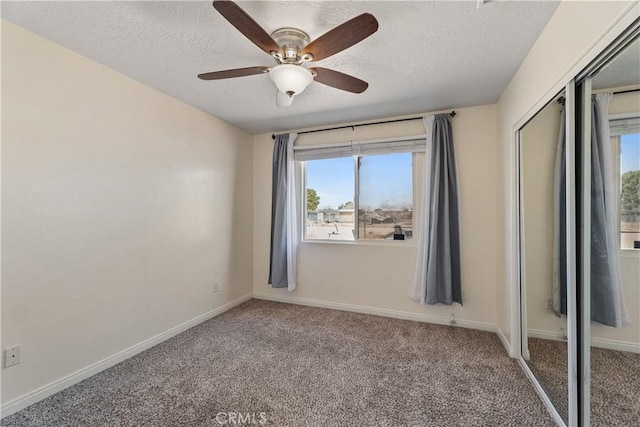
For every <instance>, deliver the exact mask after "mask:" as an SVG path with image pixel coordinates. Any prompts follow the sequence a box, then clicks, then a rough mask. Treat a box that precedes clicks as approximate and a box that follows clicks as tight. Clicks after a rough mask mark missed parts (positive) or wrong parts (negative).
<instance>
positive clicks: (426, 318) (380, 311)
mask: <svg viewBox="0 0 640 427" xmlns="http://www.w3.org/2000/svg"><path fill="white" fill-rule="evenodd" d="M253 297H254V298H256V299H264V300H269V301H277V302H284V303H289V304H298V305H307V306H311V307H320V308H331V309H334V310H342V311H352V312H354V313H363V314H373V315H375V316H382V317H392V318H394V319H403V320H415V321H417V322H425V323H435V324H438V325H449V326H452V325H451V319H450V318H448V317H442V316H432V315H428V314H419V313H411V312H408V311H399V310H390V309H388V308H377V307H369V306H364V305H355V304H344V303H341V302H331V301H322V300H316V299H309V298H299V297H295V296H291V295H275V294H270V293H263V292H254V293H253ZM455 326H461V327H463V328H469V329H478V330H480V331H487V332H495V325H493V324H490V323H483V322H476V321H473V320H461V319H456V324H455Z"/></svg>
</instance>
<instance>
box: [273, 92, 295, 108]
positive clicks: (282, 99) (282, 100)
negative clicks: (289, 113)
mask: <svg viewBox="0 0 640 427" xmlns="http://www.w3.org/2000/svg"><path fill="white" fill-rule="evenodd" d="M292 102H293V96H289V95H287V94H286V93H282V92H280V91H278V93H277V94H276V106H277V107H288V106H290V105H291V103H292Z"/></svg>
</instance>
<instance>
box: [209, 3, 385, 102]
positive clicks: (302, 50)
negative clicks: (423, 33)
mask: <svg viewBox="0 0 640 427" xmlns="http://www.w3.org/2000/svg"><path fill="white" fill-rule="evenodd" d="M213 7H214V8H215V9H216V10H217V11H218V12H219V13H220V14H221V15H222V16H223V17H224V18H225V19H226V20H227V21H229V22H230V23H231V25H233V26H234V27H236V29H238V31H240V32H241V33H242V34H244V36H245V37H247V38H248V39H249V40H251V41H252V42H253V43H254V44H255V45H256V46H258V47H259V48H260V49H262V50H263V51H264V52H266V53H268V54H269V55H271V56H272V57H273V58H274V59H275V61H276V64H277V65H275V66H273V67H268V66H257V67H246V68H236V69H232V70H223V71H213V72H210V73H203V74H198V78H200V79H202V80H219V79H229V78H233V77H242V76H251V75H255V74H263V73H268V74H269V77H270V78H271V80H273V82H274V83H275V85H276V86H277V88H278V93H277V96H276V105H277V106H279V107H288V106H289V105H291V103H292V102H293V97H294V96H296V95H299V94H300V93H302V92H303V91H304V90H305V89H306V88H307V86H309V85H310V84H311V82H312V81H314V80H315V81H317V82H319V83H322V84H325V85H327V86H331V87H334V88H336V89H341V90H345V91H348V92H353V93H362V92H364V91H365V90H366V89H367V87H368V86H369V84H368V83H367V82H365V81H364V80H360V79H357V78H355V77H353V76H350V75H348V74H344V73H341V72H339V71H335V70H330V69H328V68H322V67H312V68H307V67H305V66H304V65H305V64H307V63H309V62H313V61H320V60H322V59H325V58H328V57H330V56H331V55H334V54H336V53H338V52H341V51H343V50H345V49H347V48H349V47H351V46H353V45H354V44H356V43H359V42H360V41H362V40H364V39H365V38H367V37H369V36H370V35H371V34H373V33H375V32H376V31H377V30H378V21H377V20H376V18H375V17H374V16H373V15H371V14H370V13H363V14H362V15H359V16H356V17H355V18H352V19H350V20H348V21H347V22H345V23H343V24H341V25H339V26H337V27H335V28H334V29H332V30H330V31H328V32H327V33H325V34H323V35H322V36H320V37H318V38H317V39H315V40H314V41H311V39H310V38H309V36H308V35H307V33H305V32H304V31H301V30H299V29H297V28H280V29H278V30H276V31H274V32H273V33H271V35H269V34H268V33H267V32H266V31H265V30H264V29H263V28H262V27H260V25H258V24H257V23H256V21H254V20H253V18H251V16H249V15H248V14H247V13H246V12H245V11H244V10H242V9H241V8H240V6H238V5H237V4H236V3H234V2H233V1H230V0H215V1H214V2H213Z"/></svg>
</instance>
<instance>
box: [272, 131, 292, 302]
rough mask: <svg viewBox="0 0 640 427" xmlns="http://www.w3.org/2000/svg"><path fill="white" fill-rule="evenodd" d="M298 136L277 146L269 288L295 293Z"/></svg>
mask: <svg viewBox="0 0 640 427" xmlns="http://www.w3.org/2000/svg"><path fill="white" fill-rule="evenodd" d="M296 136H297V135H296V134H295V133H292V134H286V135H277V136H276V137H275V142H274V146H273V175H272V180H273V181H272V193H271V256H270V261H269V284H270V285H271V286H272V287H274V288H288V289H289V290H293V289H295V283H296V265H295V264H296V259H295V254H296V250H297V247H296V245H297V239H296V234H295V230H296V218H295V205H296V204H295V171H294V159H293V141H294V140H295V138H296Z"/></svg>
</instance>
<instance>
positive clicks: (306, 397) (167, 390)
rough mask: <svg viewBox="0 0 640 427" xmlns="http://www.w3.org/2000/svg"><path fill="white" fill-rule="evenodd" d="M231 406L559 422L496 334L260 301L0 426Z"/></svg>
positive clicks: (179, 422)
mask: <svg viewBox="0 0 640 427" xmlns="http://www.w3.org/2000/svg"><path fill="white" fill-rule="evenodd" d="M233 413H236V414H237V413H239V414H242V416H243V417H247V418H244V419H243V423H242V424H241V425H272V426H296V427H298V426H323V427H324V426H411V427H417V426H438V427H445V426H553V425H554V423H553V422H552V420H551V418H550V416H549V415H548V413H547V411H546V410H545V408H544V406H543V404H542V403H541V401H540V399H539V398H538V396H537V395H536V393H535V391H534V389H533V387H532V386H531V384H530V383H529V381H528V380H527V379H526V377H525V375H524V373H523V372H522V370H521V369H520V367H519V366H518V364H517V362H516V361H515V360H513V359H510V358H509V357H508V356H507V355H506V353H505V351H504V349H503V348H502V346H501V344H500V342H499V340H498V338H497V337H496V335H495V334H494V333H489V332H481V331H475V330H470V329H464V328H456V327H450V326H440V325H432V324H426V323H419V322H411V321H404V320H397V319H389V318H383V317H377V316H369V315H363V314H356V313H349V312H342V311H335V310H327V309H320V308H312V307H304V306H297V305H289V304H281V303H275V302H268V301H260V300H251V301H248V302H246V303H244V304H242V305H241V306H239V307H237V308H235V309H233V310H231V311H229V312H227V313H225V314H223V315H220V316H218V317H216V318H214V319H211V320H209V321H207V322H205V323H202V324H200V325H198V326H196V327H194V328H192V329H190V330H188V331H186V332H184V333H182V334H180V335H178V336H176V337H174V338H172V339H170V340H168V341H166V342H164V343H162V344H159V345H157V346H155V347H153V348H151V349H149V350H147V351H145V352H143V353H141V354H139V355H137V356H135V357H133V358H131V359H128V360H126V361H124V362H122V363H120V364H118V365H116V366H114V367H113V368H111V369H108V370H106V371H104V372H101V373H99V374H97V375H95V376H93V377H91V378H89V379H87V380H85V381H83V382H81V383H79V384H77V385H75V386H73V387H70V388H68V389H66V390H63V391H62V392H60V393H58V394H56V395H53V396H51V397H49V398H47V399H45V400H43V401H41V402H38V403H36V404H34V405H32V406H31V407H29V408H27V409H25V410H23V411H20V412H18V413H16V414H14V415H11V416H9V417H7V418H5V419H4V420H2V423H1V425H2V426H7V427H9V426H56V427H58V426H92V427H93V426H106V425H109V426H219V425H221V424H222V425H234V424H233V423H231V422H229V417H233ZM252 414H253V417H252V416H251V415H252ZM237 419H238V418H237V416H236V418H235V420H236V421H237ZM265 420H266V422H263V421H265ZM225 422H226V424H224V423H225ZM235 425H240V424H237V423H236V424H235Z"/></svg>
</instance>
